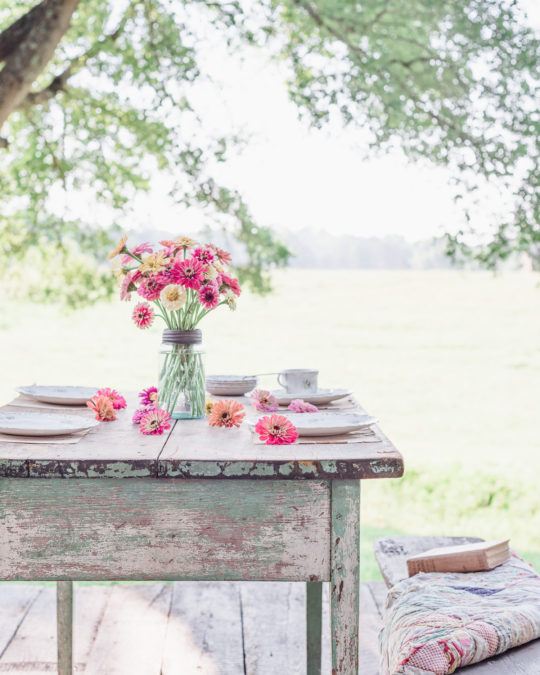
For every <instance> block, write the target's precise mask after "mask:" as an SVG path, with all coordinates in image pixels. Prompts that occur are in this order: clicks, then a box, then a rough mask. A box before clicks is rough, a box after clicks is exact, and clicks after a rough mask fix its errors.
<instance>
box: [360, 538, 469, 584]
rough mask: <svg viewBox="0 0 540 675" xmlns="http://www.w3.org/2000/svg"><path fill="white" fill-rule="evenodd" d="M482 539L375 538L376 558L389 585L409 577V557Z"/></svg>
mask: <svg viewBox="0 0 540 675" xmlns="http://www.w3.org/2000/svg"><path fill="white" fill-rule="evenodd" d="M477 541H482V539H479V538H478V537H435V536H426V537H411V536H407V535H402V536H395V537H382V538H381V539H375V541H374V542H373V550H374V552H375V559H376V560H377V564H378V565H379V568H380V570H381V574H382V576H383V579H384V580H385V582H386V585H387V586H388V587H391V586H393V585H394V584H397V583H398V581H401V580H402V579H407V578H408V576H409V573H408V571H407V558H408V557H409V556H411V555H416V554H417V553H423V552H424V551H427V550H429V549H430V548H437V547H439V546H457V545H459V544H468V543H473V542H477Z"/></svg>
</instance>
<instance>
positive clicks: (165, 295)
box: [159, 284, 186, 312]
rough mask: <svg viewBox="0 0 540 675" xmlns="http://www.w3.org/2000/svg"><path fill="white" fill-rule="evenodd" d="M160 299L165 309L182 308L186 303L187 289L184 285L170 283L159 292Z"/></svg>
mask: <svg viewBox="0 0 540 675" xmlns="http://www.w3.org/2000/svg"><path fill="white" fill-rule="evenodd" d="M159 299H160V300H161V302H162V303H163V307H165V309H168V310H170V311H171V312H173V311H174V310H176V309H180V307H183V306H184V305H185V303H186V290H185V288H183V287H182V286H178V285H177V284H169V285H168V286H165V288H164V289H163V290H162V291H161V293H160V294H159Z"/></svg>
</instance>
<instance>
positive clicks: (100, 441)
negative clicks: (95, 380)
mask: <svg viewBox="0 0 540 675" xmlns="http://www.w3.org/2000/svg"><path fill="white" fill-rule="evenodd" d="M136 399H137V397H136V395H135V394H133V393H131V394H129V395H128V396H127V397H126V400H127V402H128V408H126V409H124V410H118V411H117V419H116V420H114V421H113V422H102V423H101V424H99V425H98V426H97V427H94V428H93V429H91V430H90V431H89V432H88V433H87V434H86V435H85V436H84V437H83V438H82V439H81V440H80V441H79V442H78V443H76V444H71V445H60V444H55V443H54V442H51V443H7V442H4V441H2V442H0V477H9V476H18V477H24V476H28V477H31V478H41V477H45V478H46V477H61V478H108V477H112V478H123V477H132V478H139V477H149V476H152V477H156V476H157V460H158V457H159V454H160V452H161V450H162V448H163V446H164V445H165V442H166V440H167V437H168V435H169V433H170V431H169V432H166V433H165V434H163V435H162V436H145V435H144V434H141V433H140V432H139V429H138V427H137V426H136V425H134V424H132V422H131V417H132V415H133V411H134V410H135V408H136V407H137V400H136ZM0 410H4V411H7V412H34V413H37V412H40V409H37V408H22V407H13V406H9V405H7V406H3V407H2V408H0ZM60 412H61V414H62V415H66V414H73V415H83V416H85V417H88V416H90V417H92V414H91V411H90V410H88V409H86V410H85V409H82V410H81V409H75V410H73V411H72V412H71V413H70V412H69V411H66V410H65V409H64V408H62V410H61V411H60ZM171 431H172V429H171Z"/></svg>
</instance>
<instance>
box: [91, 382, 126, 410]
mask: <svg viewBox="0 0 540 675" xmlns="http://www.w3.org/2000/svg"><path fill="white" fill-rule="evenodd" d="M96 396H106V397H107V398H109V399H110V400H111V403H112V406H113V408H114V409H115V410H122V408H125V407H126V406H127V403H126V399H125V398H124V397H123V396H121V395H120V394H119V393H118V392H117V391H116V389H110V388H109V387H104V388H103V389H100V390H99V391H98V392H97V393H96Z"/></svg>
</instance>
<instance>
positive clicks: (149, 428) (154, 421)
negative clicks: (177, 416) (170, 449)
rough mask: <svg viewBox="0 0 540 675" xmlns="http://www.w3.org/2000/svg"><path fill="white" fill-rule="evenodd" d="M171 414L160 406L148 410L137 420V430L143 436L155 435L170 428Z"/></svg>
mask: <svg viewBox="0 0 540 675" xmlns="http://www.w3.org/2000/svg"><path fill="white" fill-rule="evenodd" d="M171 419H172V417H171V414H170V413H168V412H167V411H166V410H162V409H161V408H154V409H153V410H148V411H147V412H145V413H144V415H142V417H141V420H140V422H139V431H140V432H141V434H144V435H145V436H149V435H152V436H157V435H159V434H162V433H163V432H164V431H167V429H170V428H171Z"/></svg>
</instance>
